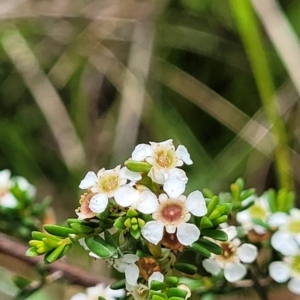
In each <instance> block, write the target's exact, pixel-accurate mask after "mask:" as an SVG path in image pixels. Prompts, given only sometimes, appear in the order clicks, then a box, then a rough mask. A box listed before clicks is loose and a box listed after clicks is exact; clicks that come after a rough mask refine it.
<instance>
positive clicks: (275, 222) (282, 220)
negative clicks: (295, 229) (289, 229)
mask: <svg viewBox="0 0 300 300" xmlns="http://www.w3.org/2000/svg"><path fill="white" fill-rule="evenodd" d="M287 220H288V215H287V214H286V213H284V212H276V213H274V214H272V215H271V216H270V217H269V219H268V224H269V225H270V226H271V227H279V226H281V225H283V224H286V222H287Z"/></svg>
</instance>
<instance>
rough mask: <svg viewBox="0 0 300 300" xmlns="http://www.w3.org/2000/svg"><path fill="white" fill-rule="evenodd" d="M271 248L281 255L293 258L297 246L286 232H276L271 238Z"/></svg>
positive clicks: (296, 251)
mask: <svg viewBox="0 0 300 300" xmlns="http://www.w3.org/2000/svg"><path fill="white" fill-rule="evenodd" d="M271 245H272V247H273V248H274V249H275V250H277V251H279V252H281V253H282V254H283V255H287V256H294V255H296V254H297V253H298V251H299V250H298V248H299V247H298V245H297V243H296V241H295V240H294V239H293V237H292V236H291V235H289V234H288V233H287V232H282V231H277V232H275V233H274V234H273V236H272V238H271Z"/></svg>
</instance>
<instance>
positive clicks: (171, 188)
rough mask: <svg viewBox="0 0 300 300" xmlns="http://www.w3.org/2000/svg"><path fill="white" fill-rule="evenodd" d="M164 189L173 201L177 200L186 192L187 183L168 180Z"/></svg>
mask: <svg viewBox="0 0 300 300" xmlns="http://www.w3.org/2000/svg"><path fill="white" fill-rule="evenodd" d="M163 188H164V191H165V192H166V193H167V194H168V195H169V197H170V198H171V199H176V198H178V197H179V196H180V195H181V194H182V193H183V192H184V190H185V183H184V182H182V181H180V180H178V179H168V180H166V181H165V183H164V187H163Z"/></svg>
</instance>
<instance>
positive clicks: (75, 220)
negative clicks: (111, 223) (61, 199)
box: [67, 218, 99, 228]
mask: <svg viewBox="0 0 300 300" xmlns="http://www.w3.org/2000/svg"><path fill="white" fill-rule="evenodd" d="M67 222H68V224H69V225H70V226H71V224H72V223H79V224H82V225H84V226H89V227H92V228H97V227H99V222H98V221H97V222H94V221H86V220H79V219H72V218H71V219H68V220H67Z"/></svg>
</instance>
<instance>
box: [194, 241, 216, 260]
mask: <svg viewBox="0 0 300 300" xmlns="http://www.w3.org/2000/svg"><path fill="white" fill-rule="evenodd" d="M190 248H191V249H192V250H194V251H195V252H197V253H199V254H201V255H202V256H204V257H210V256H211V252H210V251H208V250H207V249H206V248H203V247H202V246H201V245H199V244H197V243H193V244H192V245H191V246H190Z"/></svg>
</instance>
